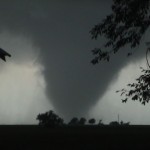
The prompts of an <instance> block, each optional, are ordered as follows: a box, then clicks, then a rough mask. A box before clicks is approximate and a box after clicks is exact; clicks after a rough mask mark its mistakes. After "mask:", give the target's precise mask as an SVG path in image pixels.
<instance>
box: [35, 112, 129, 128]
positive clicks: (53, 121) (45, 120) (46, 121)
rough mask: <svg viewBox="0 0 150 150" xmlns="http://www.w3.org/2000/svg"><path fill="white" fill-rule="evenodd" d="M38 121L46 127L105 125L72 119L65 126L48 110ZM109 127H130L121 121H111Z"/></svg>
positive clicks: (84, 119)
mask: <svg viewBox="0 0 150 150" xmlns="http://www.w3.org/2000/svg"><path fill="white" fill-rule="evenodd" d="M36 119H37V120H38V121H39V125H42V126H47V127H60V126H85V125H95V126H96V125H97V126H103V125H105V124H104V123H103V122H102V120H99V122H98V123H97V124H96V120H95V119H94V118H91V119H89V120H87V119H86V118H84V117H81V118H80V119H79V118H77V117H73V118H72V119H71V120H70V121H69V122H68V123H67V124H66V123H64V119H62V118H61V117H59V116H58V115H57V114H56V113H54V111H52V110H50V111H48V112H45V113H42V114H39V115H38V116H37V118H36ZM109 125H111V126H118V125H130V122H127V123H124V122H123V121H121V122H118V121H112V122H110V123H109Z"/></svg>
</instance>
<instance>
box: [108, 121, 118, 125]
mask: <svg viewBox="0 0 150 150" xmlns="http://www.w3.org/2000/svg"><path fill="white" fill-rule="evenodd" d="M109 125H111V126H118V125H119V122H118V121H112V122H110V123H109Z"/></svg>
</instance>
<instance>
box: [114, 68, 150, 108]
mask: <svg viewBox="0 0 150 150" xmlns="http://www.w3.org/2000/svg"><path fill="white" fill-rule="evenodd" d="M141 72H142V75H141V76H140V77H139V78H137V79H136V81H137V82H135V83H129V84H128V85H127V86H128V87H129V88H130V90H127V89H125V88H123V89H122V90H119V91H116V92H120V93H121V96H123V95H125V98H124V99H122V102H123V103H126V102H127V100H128V98H131V99H132V100H133V101H137V100H138V101H139V102H141V103H142V104H143V105H145V104H146V103H148V102H149V100H150V70H145V69H143V68H141Z"/></svg>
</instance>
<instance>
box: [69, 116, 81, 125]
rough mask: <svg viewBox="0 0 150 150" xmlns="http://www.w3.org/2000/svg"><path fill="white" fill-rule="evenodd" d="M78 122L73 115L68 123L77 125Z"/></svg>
mask: <svg viewBox="0 0 150 150" xmlns="http://www.w3.org/2000/svg"><path fill="white" fill-rule="evenodd" d="M78 124H79V119H78V118H77V117H73V118H72V119H71V120H70V122H69V123H68V125H78Z"/></svg>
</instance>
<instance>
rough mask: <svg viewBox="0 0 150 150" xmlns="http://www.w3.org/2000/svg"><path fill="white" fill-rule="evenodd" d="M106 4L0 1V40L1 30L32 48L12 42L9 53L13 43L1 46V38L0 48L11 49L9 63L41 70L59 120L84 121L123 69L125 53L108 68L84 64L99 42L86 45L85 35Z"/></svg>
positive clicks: (88, 41) (107, 10)
mask: <svg viewBox="0 0 150 150" xmlns="http://www.w3.org/2000/svg"><path fill="white" fill-rule="evenodd" d="M111 3H112V2H111V0H110V1H101V2H99V1H97V0H94V1H92V2H91V1H80V2H79V1H76V2H75V1H67V0H66V1H64V2H63V3H62V2H61V1H59V0H57V1H48V0H45V1H33V0H30V1H28V0H25V1H20V0H15V1H10V0H5V1H1V2H0V18H1V22H2V23H1V25H0V31H1V35H2V34H3V32H4V31H5V33H9V34H10V35H13V36H17V37H19V38H21V37H22V39H20V40H21V41H23V40H24V38H23V37H25V39H29V41H30V42H32V45H33V48H32V49H30V48H29V47H28V43H25V42H24V43H25V45H20V46H19V43H18V46H19V48H18V50H19V51H20V52H19V53H18V52H17V51H15V50H13V48H15V45H13V44H12V43H13V42H12V43H11V42H10V43H7V44H8V45H7V44H4V43H5V42H6V41H7V39H5V40H4V41H3V42H1V44H3V47H4V48H6V49H7V50H8V51H9V48H10V49H11V50H10V51H11V53H12V58H14V62H15V61H17V60H18V62H19V63H21V62H22V63H23V64H26V63H27V62H28V61H30V60H33V58H36V59H35V60H36V61H35V62H38V64H41V66H43V67H44V70H43V71H42V77H43V78H44V80H45V89H44V90H45V93H46V96H47V98H48V99H49V102H50V103H51V104H52V105H53V106H54V109H55V110H56V111H57V112H58V113H59V114H61V115H63V116H64V117H65V118H70V117H73V116H81V115H84V116H86V115H87V114H88V112H89V110H90V109H91V108H92V107H93V106H94V105H95V104H96V103H97V101H99V99H100V98H101V97H102V96H103V94H104V93H105V91H106V90H107V88H108V87H109V85H110V83H111V82H112V80H114V79H116V78H117V77H118V73H119V70H120V69H121V68H122V67H123V66H125V65H126V64H128V62H127V58H126V57H125V54H126V50H124V51H123V52H121V53H119V54H118V55H116V56H113V58H112V61H111V62H110V63H106V62H102V63H100V64H99V65H97V66H93V65H92V64H90V60H91V59H92V58H93V56H92V54H91V51H90V50H91V49H93V48H94V47H96V46H97V47H99V46H100V45H101V42H102V41H101V40H98V41H92V40H91V38H90V35H89V31H90V30H91V28H92V27H93V26H94V25H95V24H96V23H98V22H100V20H101V19H102V18H104V17H105V15H107V14H109V13H110V11H111V10H110V6H111ZM13 36H12V39H13ZM12 41H13V40H12ZM30 54H31V55H30ZM35 55H37V57H33V56H35ZM138 56H139V57H140V56H141V55H138ZM129 61H132V60H131V59H130V60H129ZM20 67H21V65H20ZM38 105H39V104H38V103H37V106H38Z"/></svg>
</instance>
